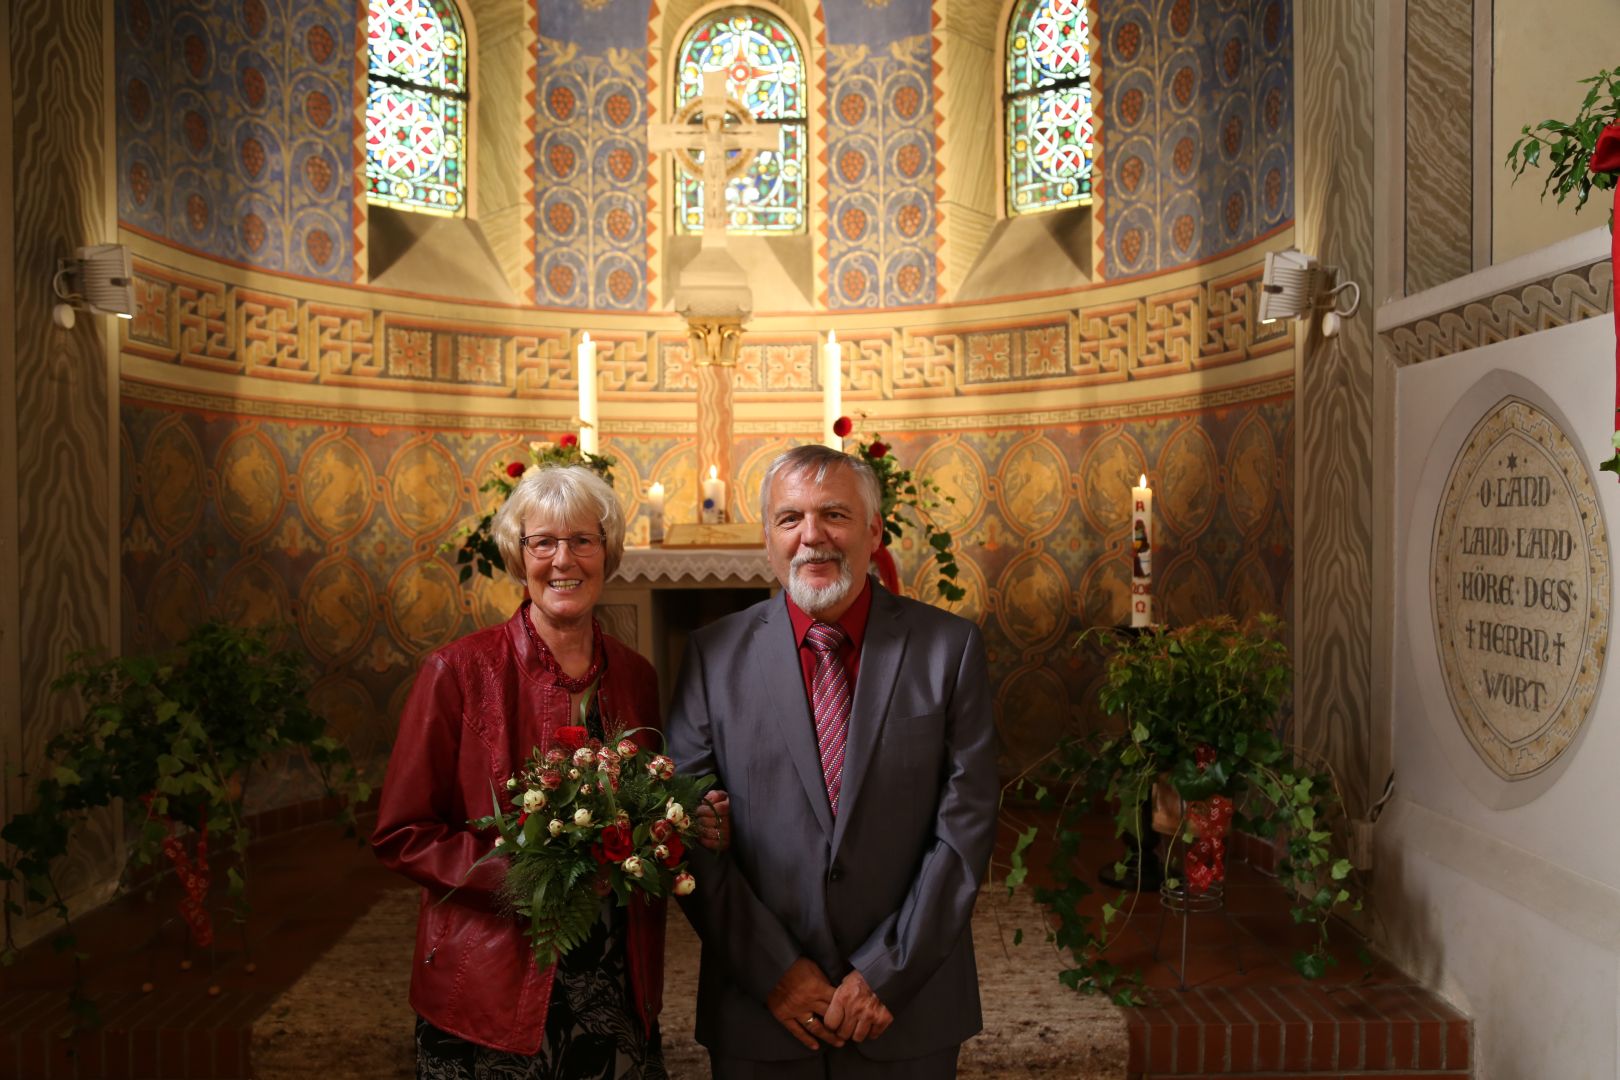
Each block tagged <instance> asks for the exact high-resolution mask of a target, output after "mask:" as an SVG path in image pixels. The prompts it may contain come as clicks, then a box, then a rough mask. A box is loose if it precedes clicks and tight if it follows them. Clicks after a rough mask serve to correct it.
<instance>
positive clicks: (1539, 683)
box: [1429, 395, 1609, 782]
mask: <svg viewBox="0 0 1620 1080" xmlns="http://www.w3.org/2000/svg"><path fill="white" fill-rule="evenodd" d="M1429 599H1430V604H1431V607H1432V612H1433V618H1434V632H1435V639H1436V644H1437V645H1438V646H1439V652H1440V663H1441V668H1442V671H1443V673H1444V682H1445V688H1446V694H1447V696H1448V697H1449V698H1450V700H1451V707H1452V711H1453V712H1454V713H1455V715H1456V717H1457V720H1458V723H1459V725H1460V726H1461V728H1462V731H1463V734H1464V735H1465V736H1466V737H1467V739H1468V741H1469V743H1470V744H1471V745H1472V746H1473V748H1474V751H1475V752H1476V753H1477V754H1478V755H1479V756H1480V758H1481V759H1482V760H1483V761H1484V762H1485V764H1486V765H1487V766H1489V768H1490V769H1491V771H1492V772H1494V773H1495V774H1496V775H1497V776H1499V777H1501V778H1502V779H1503V780H1507V781H1515V782H1516V781H1522V780H1527V779H1530V778H1531V777H1534V776H1537V775H1538V774H1541V773H1543V772H1544V771H1545V770H1547V769H1548V768H1550V767H1551V766H1552V765H1553V763H1554V762H1555V761H1557V760H1558V757H1559V755H1561V754H1563V753H1564V751H1565V750H1567V749H1569V747H1570V746H1571V745H1572V744H1573V743H1574V742H1575V740H1576V738H1577V737H1578V735H1579V734H1580V730H1581V726H1582V725H1583V724H1584V723H1585V722H1586V717H1587V713H1588V712H1589V711H1590V709H1591V707H1592V702H1593V700H1594V698H1595V696H1596V693H1597V684H1598V676H1599V675H1600V674H1601V673H1602V670H1603V658H1604V654H1605V652H1606V651H1607V649H1608V614H1609V612H1608V604H1609V543H1608V536H1607V534H1606V532H1605V529H1604V525H1603V515H1602V513H1601V512H1600V510H1599V507H1598V505H1597V496H1596V494H1595V493H1594V491H1593V489H1592V475H1591V473H1590V472H1589V471H1588V469H1587V466H1586V462H1585V461H1584V460H1583V459H1582V457H1581V454H1580V453H1579V452H1578V451H1577V450H1576V448H1575V447H1574V445H1573V444H1572V443H1571V442H1570V439H1569V437H1568V436H1567V435H1566V434H1565V433H1564V431H1563V429H1562V428H1561V427H1560V426H1559V425H1558V423H1557V422H1556V421H1554V420H1553V419H1552V418H1551V417H1550V416H1549V415H1548V414H1547V413H1545V412H1543V411H1542V410H1541V409H1539V408H1538V407H1537V406H1535V405H1533V404H1531V403H1530V402H1529V401H1526V400H1525V399H1523V398H1521V397H1518V396H1516V395H1509V396H1507V397H1503V398H1502V399H1500V400H1499V401H1497V403H1496V404H1495V405H1494V406H1493V407H1492V408H1491V409H1489V410H1488V411H1487V412H1486V413H1485V415H1484V417H1483V418H1482V419H1481V420H1480V421H1479V422H1478V423H1477V424H1475V425H1474V428H1473V430H1472V431H1471V432H1470V433H1469V434H1468V437H1467V438H1466V439H1465V440H1464V441H1463V443H1462V447H1461V450H1460V451H1459V453H1458V454H1457V458H1456V460H1455V461H1454V462H1453V463H1452V466H1451V471H1450V474H1449V475H1448V476H1447V477H1446V483H1445V486H1444V488H1443V489H1442V491H1441V496H1440V504H1439V508H1438V510H1437V512H1436V514H1435V523H1434V543H1433V545H1432V547H1431V548H1430V554H1429Z"/></svg>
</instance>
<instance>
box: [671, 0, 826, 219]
mask: <svg viewBox="0 0 1620 1080" xmlns="http://www.w3.org/2000/svg"><path fill="white" fill-rule="evenodd" d="M705 71H724V72H725V73H726V95H727V96H728V97H730V98H732V99H734V100H736V101H737V102H739V103H741V104H742V106H743V107H744V108H746V109H747V110H748V112H749V114H750V115H751V116H752V117H753V118H754V120H755V121H757V122H759V123H761V124H766V125H769V126H771V127H774V128H775V129H776V132H777V144H776V148H775V149H774V150H760V151H759V152H758V153H757V154H756V155H755V157H754V160H753V161H752V162H751V163H750V164H749V165H748V166H747V167H746V168H744V169H743V170H742V171H741V172H740V173H738V174H737V175H735V176H733V177H731V179H730V180H729V182H728V183H727V185H726V206H727V209H728V210H729V211H730V215H731V216H730V220H729V221H728V222H727V228H728V229H729V230H730V231H731V232H733V233H743V234H755V235H758V234H766V235H770V234H777V235H780V234H784V233H802V232H804V231H805V105H804V95H805V71H804V53H803V51H802V50H801V49H800V48H799V43H798V41H797V40H796V39H795V38H794V36H793V34H792V33H791V32H790V31H789V30H788V28H787V27H786V26H784V25H782V23H781V21H780V20H778V19H776V18H774V17H773V16H771V15H768V14H766V13H765V12H763V11H758V10H755V9H751V8H728V9H725V10H722V11H717V12H715V13H713V14H712V15H709V16H708V17H706V18H704V19H702V20H701V21H699V22H698V23H697V25H695V26H694V27H693V28H692V30H691V32H690V33H688V34H687V35H686V40H685V41H683V42H681V47H680V49H679V51H677V53H676V61H675V73H676V74H675V78H676V87H675V112H676V116H677V117H678V118H680V119H682V120H683V122H691V123H700V122H701V117H702V113H701V110H700V105H701V99H702V97H703V73H704V72H705ZM691 158H692V160H693V161H694V162H696V163H698V164H701V163H702V161H703V153H702V151H693V152H692V153H691ZM675 202H676V214H677V218H676V227H677V228H678V229H679V230H680V231H681V232H688V233H692V232H702V231H703V185H702V182H701V181H700V180H699V179H698V177H696V176H693V175H691V174H690V173H688V172H687V171H686V170H685V169H680V168H677V171H676V198H675Z"/></svg>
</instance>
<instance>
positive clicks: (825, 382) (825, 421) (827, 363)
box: [821, 330, 844, 450]
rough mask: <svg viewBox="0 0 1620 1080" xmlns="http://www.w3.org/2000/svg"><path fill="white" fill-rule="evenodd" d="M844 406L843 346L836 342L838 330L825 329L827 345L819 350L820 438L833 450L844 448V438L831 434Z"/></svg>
mask: <svg viewBox="0 0 1620 1080" xmlns="http://www.w3.org/2000/svg"><path fill="white" fill-rule="evenodd" d="M843 408H844V347H843V346H842V345H840V344H838V331H836V330H829V331H827V345H826V347H825V348H823V349H822V350H821V439H822V441H823V442H825V443H826V444H827V445H828V446H829V447H831V448H832V449H834V450H842V449H843V448H844V440H843V439H842V438H840V437H839V436H837V435H835V434H833V424H834V423H836V422H837V420H838V416H839V414H840V413H841V412H842V411H843Z"/></svg>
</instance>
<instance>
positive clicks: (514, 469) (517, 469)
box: [506, 461, 528, 480]
mask: <svg viewBox="0 0 1620 1080" xmlns="http://www.w3.org/2000/svg"><path fill="white" fill-rule="evenodd" d="M527 468H528V466H527V465H525V464H523V462H521V461H514V462H512V464H510V465H508V466H507V467H506V475H507V476H510V477H511V478H512V479H514V480H516V479H517V478H518V477H520V476H522V475H523V470H525V469H527Z"/></svg>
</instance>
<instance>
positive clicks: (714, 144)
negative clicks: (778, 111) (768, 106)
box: [647, 70, 777, 248]
mask: <svg viewBox="0 0 1620 1080" xmlns="http://www.w3.org/2000/svg"><path fill="white" fill-rule="evenodd" d="M726 100H727V99H726V73H725V72H724V71H713V70H711V71H705V72H704V73H703V96H702V97H701V98H699V99H698V100H697V101H696V102H694V103H693V104H695V105H697V106H698V107H699V110H700V111H701V113H702V117H703V122H702V123H699V124H693V123H681V122H680V121H679V120H677V121H676V122H674V123H669V124H649V125H648V126H647V148H648V149H649V150H687V151H691V150H701V151H703V164H702V167H701V172H699V171H697V170H695V169H693V168H692V164H693V163H692V162H691V160H690V159H688V158H685V157H679V158H677V159H676V160H677V161H679V162H680V164H681V167H682V168H683V169H686V170H687V171H689V172H692V173H693V174H694V175H698V176H700V177H701V178H702V180H703V246H704V247H705V248H708V247H724V246H725V243H726V219H727V217H728V216H729V215H728V214H727V213H726V180H727V179H728V177H727V173H728V172H730V171H731V163H730V161H729V160H728V158H727V154H728V153H730V152H731V151H734V150H742V151H759V150H772V149H775V147H776V142H777V135H776V132H774V131H772V130H771V129H770V128H768V127H765V126H763V125H760V124H757V123H755V122H754V118H753V117H751V116H749V115H748V113H747V112H746V111H745V110H741V108H740V107H738V109H739V111H740V112H742V115H741V116H740V117H739V118H738V120H737V121H736V122H735V123H732V124H730V125H727V123H726V111H727V107H726ZM684 111H685V112H686V113H687V114H688V115H690V112H691V109H690V106H689V107H688V109H686V110H684ZM748 157H749V158H750V159H751V158H752V157H753V154H752V153H749V154H748ZM743 164H747V162H746V161H744V162H743Z"/></svg>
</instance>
